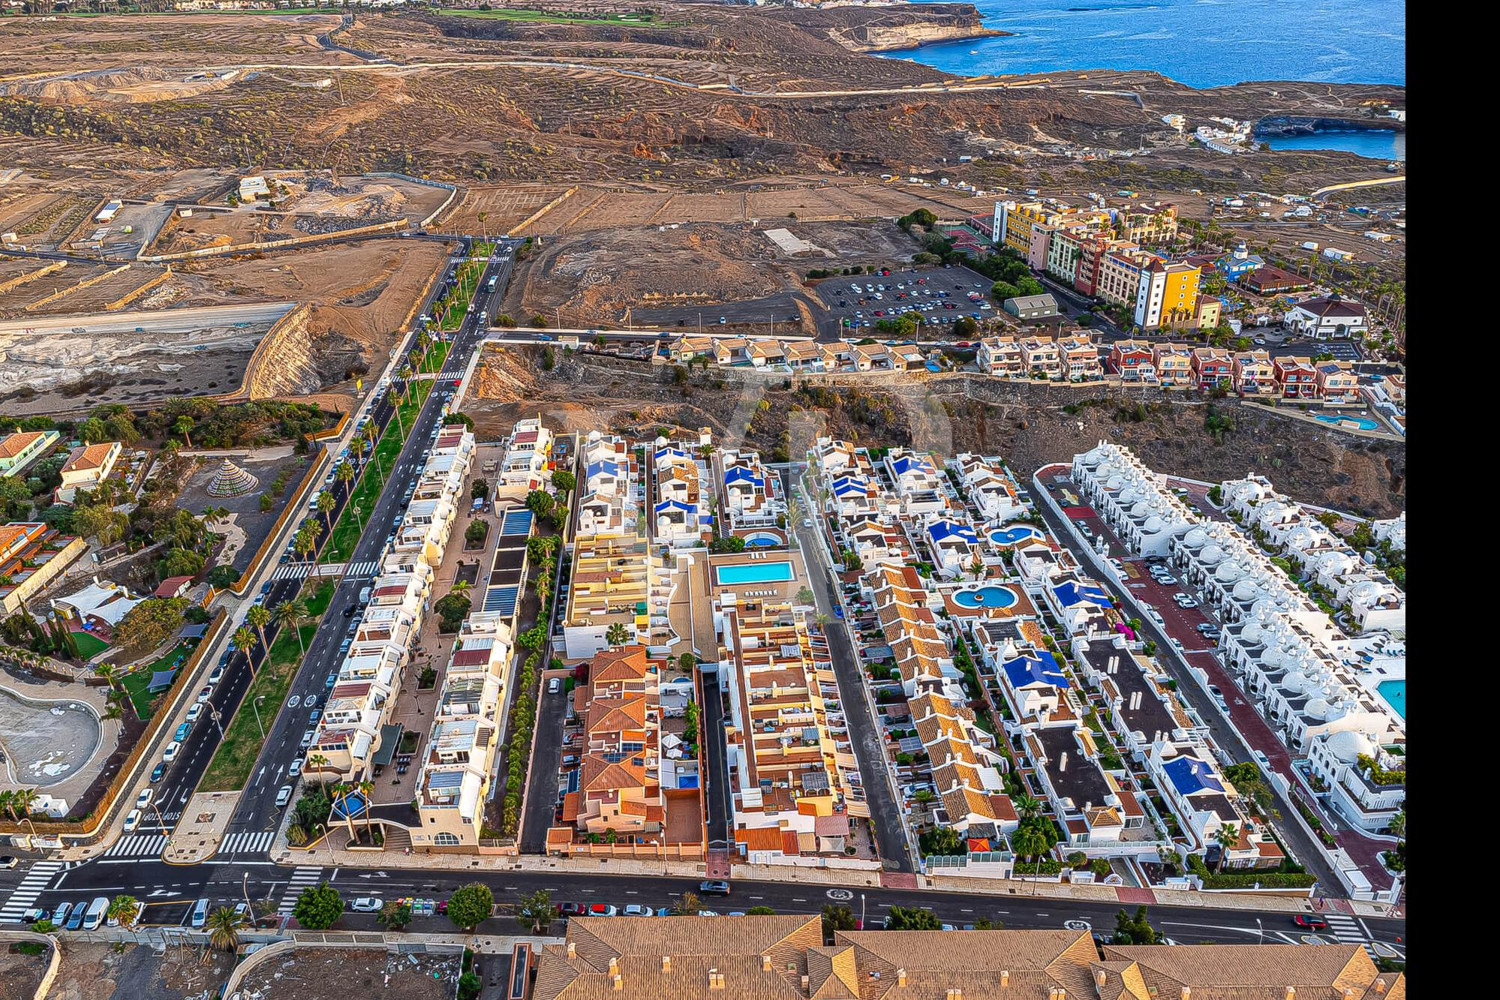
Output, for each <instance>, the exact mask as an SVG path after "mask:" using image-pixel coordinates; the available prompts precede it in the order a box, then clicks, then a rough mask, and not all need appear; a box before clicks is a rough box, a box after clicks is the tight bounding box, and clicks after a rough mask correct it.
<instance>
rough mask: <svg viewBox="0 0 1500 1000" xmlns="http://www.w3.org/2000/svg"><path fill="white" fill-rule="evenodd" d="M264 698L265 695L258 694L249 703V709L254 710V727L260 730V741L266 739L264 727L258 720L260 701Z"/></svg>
mask: <svg viewBox="0 0 1500 1000" xmlns="http://www.w3.org/2000/svg"><path fill="white" fill-rule="evenodd" d="M265 700H266V696H265V695H260V696H258V697H257V698H256V699H255V700H254V701H252V702H251V703H250V708H251V710H252V711H254V712H255V728H256V729H259V730H260V741H261V742H262V743H264V742H265V741H266V727H265V726H263V725H261V722H260V703H261V702H263V701H265Z"/></svg>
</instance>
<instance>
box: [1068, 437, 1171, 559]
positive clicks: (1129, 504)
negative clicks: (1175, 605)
mask: <svg viewBox="0 0 1500 1000" xmlns="http://www.w3.org/2000/svg"><path fill="white" fill-rule="evenodd" d="M1073 481H1074V482H1075V483H1077V484H1078V486H1079V491H1080V493H1081V494H1082V495H1083V496H1084V497H1085V498H1086V499H1087V500H1088V502H1089V503H1090V504H1091V505H1093V507H1094V509H1095V510H1097V511H1098V512H1099V514H1100V516H1101V517H1103V518H1104V520H1105V522H1106V523H1108V524H1109V526H1110V528H1111V529H1112V530H1113V531H1114V532H1115V534H1116V535H1118V536H1119V537H1120V540H1121V541H1123V542H1125V544H1127V545H1129V546H1130V547H1131V548H1132V549H1134V550H1135V551H1137V552H1139V553H1140V554H1141V555H1144V556H1158V557H1160V556H1165V555H1166V554H1167V547H1168V545H1169V543H1170V542H1171V540H1172V537H1173V535H1174V533H1176V532H1179V531H1182V530H1185V529H1186V528H1187V526H1188V525H1190V524H1193V523H1196V521H1197V520H1198V517H1197V515H1196V514H1194V513H1193V511H1192V510H1191V509H1189V508H1188V506H1187V505H1186V504H1184V503H1183V502H1182V501H1181V500H1179V499H1178V498H1177V496H1176V495H1175V494H1173V493H1172V492H1171V491H1170V490H1168V489H1167V488H1166V486H1165V484H1164V477H1162V476H1159V475H1157V474H1156V473H1154V472H1152V471H1151V470H1150V469H1148V468H1147V467H1146V466H1145V465H1144V464H1143V463H1142V462H1141V461H1140V460H1139V459H1138V458H1136V457H1135V455H1134V454H1132V453H1131V452H1130V450H1129V449H1127V448H1121V447H1120V446H1118V445H1115V444H1110V443H1107V442H1103V441H1101V442H1100V443H1099V445H1098V446H1097V447H1095V448H1093V449H1091V450H1090V451H1088V452H1085V453H1084V454H1082V455H1075V456H1074V457H1073Z"/></svg>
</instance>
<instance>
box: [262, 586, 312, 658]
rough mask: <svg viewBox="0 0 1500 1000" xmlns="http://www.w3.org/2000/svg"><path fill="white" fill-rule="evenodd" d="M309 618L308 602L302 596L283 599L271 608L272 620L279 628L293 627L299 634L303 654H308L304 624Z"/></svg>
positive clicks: (298, 645)
mask: <svg viewBox="0 0 1500 1000" xmlns="http://www.w3.org/2000/svg"><path fill="white" fill-rule="evenodd" d="M306 620H307V602H306V601H304V600H303V599H302V598H300V597H297V598H293V599H292V600H290V601H282V602H281V603H280V604H277V605H276V606H275V607H274V608H272V609H271V621H273V622H275V623H276V627H277V628H278V629H283V628H289V629H293V630H294V631H295V632H296V635H297V648H298V649H300V650H301V651H302V655H303V656H304V657H305V656H306V655H307V647H306V646H305V645H303V641H302V624H303V622H305V621H306Z"/></svg>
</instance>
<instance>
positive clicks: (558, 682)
mask: <svg viewBox="0 0 1500 1000" xmlns="http://www.w3.org/2000/svg"><path fill="white" fill-rule="evenodd" d="M561 690H562V678H561V677H554V678H552V679H551V680H550V681H548V682H547V693H548V694H557V692H559V691H561Z"/></svg>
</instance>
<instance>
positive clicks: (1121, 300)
mask: <svg viewBox="0 0 1500 1000" xmlns="http://www.w3.org/2000/svg"><path fill="white" fill-rule="evenodd" d="M1159 259H1160V258H1159V257H1157V255H1156V254H1152V253H1147V252H1145V251H1142V250H1135V249H1130V248H1128V247H1121V248H1119V249H1114V250H1110V251H1109V252H1108V253H1106V254H1105V255H1104V256H1103V258H1102V259H1101V260H1100V261H1099V275H1098V278H1097V280H1096V284H1095V288H1094V294H1095V295H1097V296H1098V297H1099V298H1101V299H1103V300H1104V301H1105V302H1108V303H1110V304H1111V305H1117V306H1132V307H1133V306H1134V305H1135V302H1136V297H1137V296H1138V295H1139V293H1140V287H1141V269H1142V268H1144V267H1146V266H1147V265H1148V264H1150V263H1151V262H1152V261H1153V260H1159Z"/></svg>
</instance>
